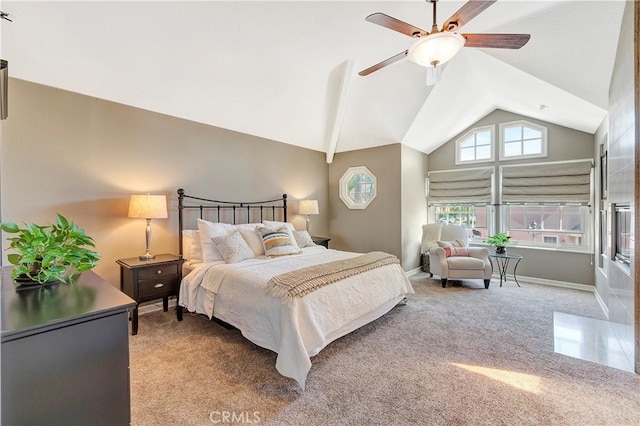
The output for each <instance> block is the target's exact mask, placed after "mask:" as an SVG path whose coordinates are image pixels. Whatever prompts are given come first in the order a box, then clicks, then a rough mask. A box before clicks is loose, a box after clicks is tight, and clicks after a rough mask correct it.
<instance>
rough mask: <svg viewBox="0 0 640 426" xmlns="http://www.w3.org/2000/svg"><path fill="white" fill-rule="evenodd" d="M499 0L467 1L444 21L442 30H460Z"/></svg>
mask: <svg viewBox="0 0 640 426" xmlns="http://www.w3.org/2000/svg"><path fill="white" fill-rule="evenodd" d="M496 1H497V0H471V1H468V2H467V3H465V4H464V5H463V6H462V7H461V8H460V9H458V11H457V12H456V13H454V14H453V15H451V17H450V18H449V19H447V20H446V21H444V25H443V26H442V31H455V30H459V29H460V28H461V27H462V26H463V25H466V24H468V23H469V21H471V20H472V19H473V18H475V17H476V16H478V15H479V14H480V13H481V12H482V11H483V10H485V9H486V8H488V7H489V6H491V5H492V4H494V3H495V2H496Z"/></svg>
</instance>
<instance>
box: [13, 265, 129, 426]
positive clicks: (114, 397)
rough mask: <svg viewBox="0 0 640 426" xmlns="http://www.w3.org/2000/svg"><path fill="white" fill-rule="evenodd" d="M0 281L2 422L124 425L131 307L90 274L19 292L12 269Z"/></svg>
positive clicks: (127, 397) (122, 294)
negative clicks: (129, 312) (70, 282)
mask: <svg viewBox="0 0 640 426" xmlns="http://www.w3.org/2000/svg"><path fill="white" fill-rule="evenodd" d="M1 279H2V283H1V284H2V302H1V303H2V315H1V316H2V354H1V355H2V379H1V382H2V388H1V392H2V395H1V399H2V412H1V416H2V417H1V422H2V424H3V425H5V424H6V425H72V424H74V425H80V424H82V425H89V424H109V425H128V424H129V423H130V422H131V402H130V401H131V400H130V387H129V340H128V339H129V336H128V311H129V310H131V309H133V308H135V306H136V303H135V301H134V300H132V299H131V298H129V297H128V296H127V295H126V294H124V293H122V292H121V291H120V290H118V289H117V288H115V287H113V286H112V285H111V284H109V283H108V282H106V281H104V280H103V279H102V278H100V277H99V276H98V275H97V274H95V273H94V272H92V271H88V272H84V273H82V275H81V276H80V278H79V279H78V281H77V282H75V283H73V284H56V285H52V286H46V287H42V288H34V289H28V290H19V291H16V289H15V288H14V285H13V281H12V279H11V267H5V268H2V278H1Z"/></svg>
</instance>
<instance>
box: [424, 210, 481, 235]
mask: <svg viewBox="0 0 640 426" xmlns="http://www.w3.org/2000/svg"><path fill="white" fill-rule="evenodd" d="M433 215H434V218H435V220H434V222H436V223H445V224H454V225H460V226H464V227H465V228H467V231H468V232H467V234H468V237H469V240H470V241H473V240H478V241H482V240H483V239H486V238H487V237H488V236H489V235H490V230H489V222H490V218H491V215H490V212H489V207H488V206H486V205H472V204H458V205H453V204H448V205H435V206H433Z"/></svg>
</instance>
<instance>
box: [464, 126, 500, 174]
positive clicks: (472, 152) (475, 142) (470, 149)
mask: <svg viewBox="0 0 640 426" xmlns="http://www.w3.org/2000/svg"><path fill="white" fill-rule="evenodd" d="M494 127H495V126H494V125H491V126H485V127H476V128H474V129H472V130H471V131H470V132H467V133H465V134H464V135H463V136H462V137H461V138H460V139H458V140H457V141H456V164H467V163H481V162H487V161H493V158H494V157H493V140H494V138H493V129H494Z"/></svg>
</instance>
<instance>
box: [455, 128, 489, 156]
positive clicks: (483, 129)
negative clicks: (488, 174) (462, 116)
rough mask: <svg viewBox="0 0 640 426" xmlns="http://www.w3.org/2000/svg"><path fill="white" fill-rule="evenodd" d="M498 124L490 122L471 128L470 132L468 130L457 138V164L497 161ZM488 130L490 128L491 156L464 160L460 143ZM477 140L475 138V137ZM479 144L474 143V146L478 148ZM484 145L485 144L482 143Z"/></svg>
mask: <svg viewBox="0 0 640 426" xmlns="http://www.w3.org/2000/svg"><path fill="white" fill-rule="evenodd" d="M495 128H496V125H495V124H490V125H488V126H480V127H474V128H473V129H471V130H469V131H468V132H466V133H465V134H464V135H462V136H460V137H459V138H458V139H456V141H455V165H456V166H459V165H462V164H477V163H490V162H493V161H495V157H496V156H495V145H496V143H495V140H496V130H495ZM486 130H489V134H490V136H489V139H490V142H489V152H490V156H489V158H482V159H479V160H478V159H473V160H462V158H461V155H460V154H461V152H460V145H461V144H462V143H463V142H465V141H466V140H467V139H469V137H470V136H472V135H474V136H475V134H477V133H479V132H484V131H486ZM474 141H475V139H474ZM477 146H478V145H477V144H474V147H476V148H477ZM481 146H484V145H481Z"/></svg>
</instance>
